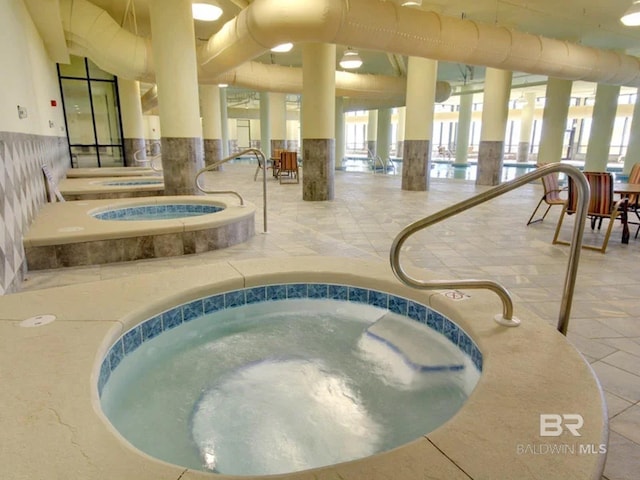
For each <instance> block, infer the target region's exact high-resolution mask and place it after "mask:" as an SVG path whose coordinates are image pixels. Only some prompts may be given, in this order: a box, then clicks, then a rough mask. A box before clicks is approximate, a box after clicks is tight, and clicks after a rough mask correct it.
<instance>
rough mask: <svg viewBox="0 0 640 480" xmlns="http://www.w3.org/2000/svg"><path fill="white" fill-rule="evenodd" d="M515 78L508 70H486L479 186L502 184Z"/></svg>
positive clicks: (477, 181) (479, 158)
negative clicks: (513, 79) (510, 102)
mask: <svg viewBox="0 0 640 480" xmlns="http://www.w3.org/2000/svg"><path fill="white" fill-rule="evenodd" d="M511 76H512V74H511V72H509V71H507V70H498V69H496V68H488V67H487V69H486V71H485V80H484V100H483V102H482V103H483V106H482V129H481V130H480V147H479V149H478V173H477V175H476V185H498V184H500V179H501V176H502V162H503V158H502V157H503V154H504V138H505V133H506V129H507V117H508V115H509V94H510V92H511Z"/></svg>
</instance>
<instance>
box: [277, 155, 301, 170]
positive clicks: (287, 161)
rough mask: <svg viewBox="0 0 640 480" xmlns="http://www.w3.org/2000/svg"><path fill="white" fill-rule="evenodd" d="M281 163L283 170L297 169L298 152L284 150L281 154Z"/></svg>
mask: <svg viewBox="0 0 640 480" xmlns="http://www.w3.org/2000/svg"><path fill="white" fill-rule="evenodd" d="M280 163H281V165H280V168H281V169H282V170H296V169H297V168H298V152H290V151H284V152H282V153H281V154H280Z"/></svg>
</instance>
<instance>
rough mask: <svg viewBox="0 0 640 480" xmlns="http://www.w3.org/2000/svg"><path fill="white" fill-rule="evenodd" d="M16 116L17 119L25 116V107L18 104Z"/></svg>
mask: <svg viewBox="0 0 640 480" xmlns="http://www.w3.org/2000/svg"><path fill="white" fill-rule="evenodd" d="M18 118H19V119H23V118H27V108H26V107H21V106H20V105H18Z"/></svg>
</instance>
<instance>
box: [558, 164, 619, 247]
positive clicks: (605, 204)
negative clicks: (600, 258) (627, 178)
mask: <svg viewBox="0 0 640 480" xmlns="http://www.w3.org/2000/svg"><path fill="white" fill-rule="evenodd" d="M584 176H585V177H586V179H587V182H588V183H589V187H590V190H591V195H590V197H589V208H588V210H587V216H588V218H589V219H590V220H591V230H594V229H595V227H596V224H597V225H598V230H600V227H601V225H602V220H603V219H605V218H606V219H609V225H608V226H607V231H606V233H605V236H604V240H603V241H602V245H601V246H599V247H598V246H594V245H582V248H588V249H590V250H597V251H599V252H601V253H605V251H606V250H607V244H608V243H609V237H610V236H611V230H613V225H614V224H615V220H616V218H618V216H619V215H620V214H621V213H622V210H621V206H622V203H623V202H624V200H620V201H617V202H614V201H613V176H612V175H611V174H610V173H608V172H584ZM577 197H578V195H577V191H576V187H575V184H574V182H573V180H572V179H571V177H569V189H568V198H567V202H566V203H565V205H564V208H563V209H562V213H561V214H560V218H559V219H558V225H557V226H556V232H555V235H554V237H553V243H554V244H561V245H570V242H567V241H564V240H558V236H559V234H560V229H561V227H562V222H563V220H564V216H565V214H566V215H572V214H574V213H576V209H577V205H578V198H577Z"/></svg>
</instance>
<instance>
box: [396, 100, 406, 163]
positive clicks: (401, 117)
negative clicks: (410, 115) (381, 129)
mask: <svg viewBox="0 0 640 480" xmlns="http://www.w3.org/2000/svg"><path fill="white" fill-rule="evenodd" d="M406 117H407V107H399V108H398V129H397V131H396V138H397V142H398V143H397V145H396V156H397V157H398V158H402V154H403V150H404V125H405V119H406Z"/></svg>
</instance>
